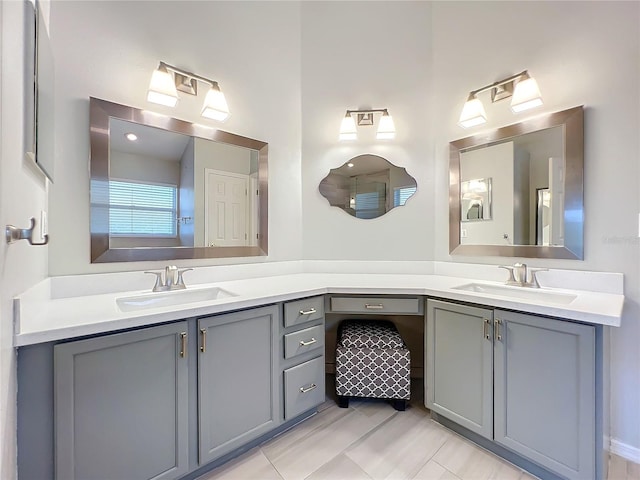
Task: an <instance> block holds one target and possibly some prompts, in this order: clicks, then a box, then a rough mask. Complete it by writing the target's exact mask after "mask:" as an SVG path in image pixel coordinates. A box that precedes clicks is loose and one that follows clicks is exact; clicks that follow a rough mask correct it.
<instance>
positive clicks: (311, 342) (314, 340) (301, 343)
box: [300, 337, 317, 347]
mask: <svg viewBox="0 0 640 480" xmlns="http://www.w3.org/2000/svg"><path fill="white" fill-rule="evenodd" d="M316 342H317V340H316V339H315V338H313V337H311V340H307V341H304V340H300V346H301V347H308V346H309V345H313V344H314V343H316Z"/></svg>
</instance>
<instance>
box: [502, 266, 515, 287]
mask: <svg viewBox="0 0 640 480" xmlns="http://www.w3.org/2000/svg"><path fill="white" fill-rule="evenodd" d="M498 268H504V269H505V270H508V271H509V279H508V280H507V282H506V283H507V285H513V284H515V283H516V279H515V277H514V276H513V270H514V267H512V266H511V265H498Z"/></svg>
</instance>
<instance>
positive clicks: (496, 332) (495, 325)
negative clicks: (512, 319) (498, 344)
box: [493, 318, 502, 340]
mask: <svg viewBox="0 0 640 480" xmlns="http://www.w3.org/2000/svg"><path fill="white" fill-rule="evenodd" d="M501 324H502V320H500V319H499V318H496V319H495V320H494V321H493V336H494V338H495V339H496V340H502V335H501V334H500V325H501Z"/></svg>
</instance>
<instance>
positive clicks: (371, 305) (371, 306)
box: [364, 303, 384, 310]
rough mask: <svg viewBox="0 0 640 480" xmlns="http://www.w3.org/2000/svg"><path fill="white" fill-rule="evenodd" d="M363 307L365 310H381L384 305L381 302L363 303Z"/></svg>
mask: <svg viewBox="0 0 640 480" xmlns="http://www.w3.org/2000/svg"><path fill="white" fill-rule="evenodd" d="M364 308H366V309H367V310H382V309H383V308H384V305H383V304H381V303H365V304H364Z"/></svg>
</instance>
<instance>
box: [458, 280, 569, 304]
mask: <svg viewBox="0 0 640 480" xmlns="http://www.w3.org/2000/svg"><path fill="white" fill-rule="evenodd" d="M453 290H464V291H467V292H475V293H486V294H489V295H499V296H502V297H512V298H521V299H523V300H539V301H541V302H546V303H556V304H560V305H568V304H570V303H571V302H573V301H574V300H575V299H576V298H577V297H578V296H577V295H574V294H572V293H560V292H549V291H547V290H540V289H535V288H527V287H515V286H514V287H512V286H508V285H489V284H486V283H467V284H465V285H459V286H457V287H453Z"/></svg>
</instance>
